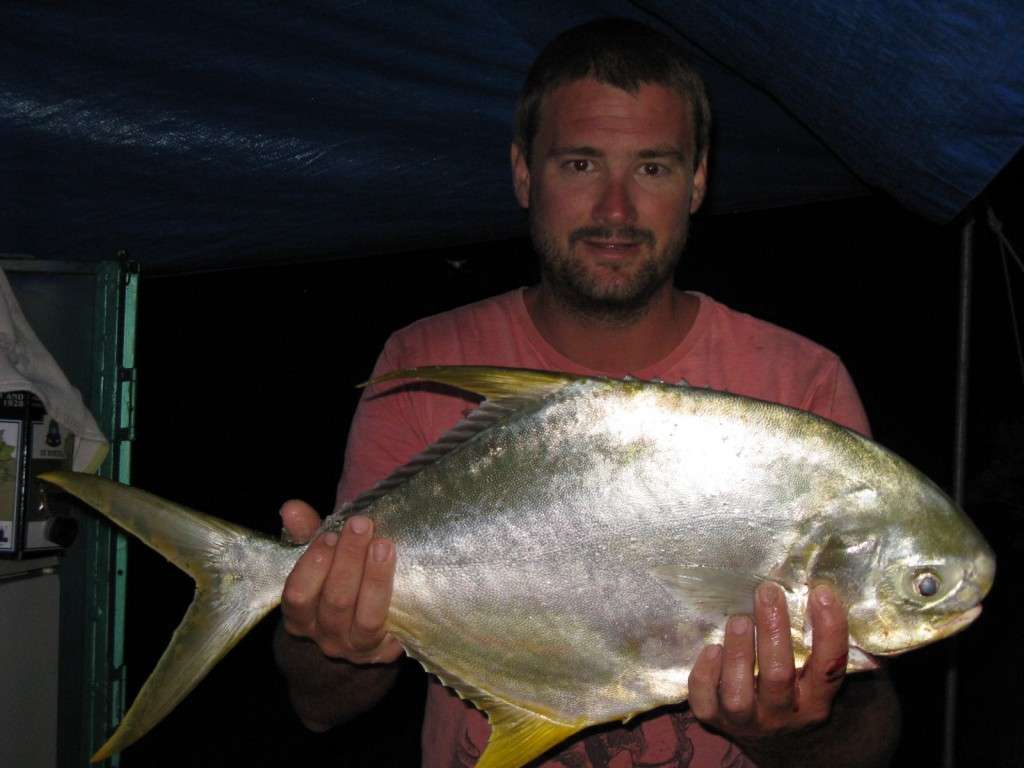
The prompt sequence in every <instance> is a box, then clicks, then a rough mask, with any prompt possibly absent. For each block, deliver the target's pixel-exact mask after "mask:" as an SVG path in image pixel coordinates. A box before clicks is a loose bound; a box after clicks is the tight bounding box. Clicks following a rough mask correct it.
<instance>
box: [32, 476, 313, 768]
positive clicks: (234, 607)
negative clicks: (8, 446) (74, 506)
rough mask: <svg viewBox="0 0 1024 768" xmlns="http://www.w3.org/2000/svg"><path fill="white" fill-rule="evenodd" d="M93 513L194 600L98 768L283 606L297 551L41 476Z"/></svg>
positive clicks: (91, 483)
mask: <svg viewBox="0 0 1024 768" xmlns="http://www.w3.org/2000/svg"><path fill="white" fill-rule="evenodd" d="M39 477H40V479H42V480H45V481H46V482H49V483H53V484H54V485H56V486H58V487H60V488H63V489H64V490H65V491H67V492H68V493H71V494H74V495H75V496H77V497H78V498H80V499H81V500H82V501H84V502H86V503H87V504H89V505H91V506H93V507H95V508H96V510H97V511H99V512H101V513H102V514H104V515H106V516H107V517H108V518H109V519H110V520H112V521H113V522H115V523H117V524H118V525H120V526H121V527H123V528H125V529H126V530H128V531H129V532H130V533H133V534H134V535H135V536H136V537H138V538H139V540H140V541H142V542H143V543H144V544H146V545H147V546H149V547H152V548H153V549H155V550H156V551H157V552H159V553H161V554H162V555H164V556H165V557H166V558H167V559H168V560H170V561H171V562H172V563H174V564H175V565H177V566H178V567H179V568H181V569H182V570H184V571H185V572H186V573H188V574H189V575H191V576H192V578H193V579H194V580H195V582H196V592H195V597H194V598H193V600H192V604H191V605H190V606H189V609H188V611H187V612H186V613H185V617H184V619H182V621H181V624H179V625H178V628H177V629H176V630H175V632H174V635H173V637H171V642H170V643H169V644H168V646H167V649H166V650H165V651H164V653H163V655H162V656H161V657H160V660H159V661H158V662H157V665H156V668H155V669H154V670H153V672H152V674H151V675H150V676H149V678H148V679H147V680H146V682H145V684H144V685H143V686H142V689H141V690H140V691H139V695H138V696H137V697H136V698H135V701H134V702H132V705H131V707H129V709H128V712H127V713H126V714H125V716H124V718H123V719H122V720H121V722H120V723H119V724H118V726H117V730H116V731H115V732H114V733H113V735H111V736H110V738H109V739H108V740H107V742H106V743H105V744H104V745H103V746H102V747H100V748H99V750H98V751H97V752H96V754H95V755H93V756H92V762H94V763H97V762H100V761H101V760H104V759H106V758H107V757H109V756H111V755H113V754H115V753H117V752H120V751H121V750H123V749H124V748H125V747H127V746H128V745H129V744H132V743H133V742H135V741H137V740H138V739H139V738H141V737H142V736H143V735H144V734H145V733H146V732H147V731H149V729H150V728H152V727H153V726H154V725H156V724H157V723H158V722H159V721H160V720H161V719H163V717H164V716H165V715H167V713H168V712H170V711H171V710H172V709H174V707H175V706H176V705H177V704H178V702H180V701H181V700H182V699H183V698H185V696H186V695H187V694H188V693H189V691H191V690H192V689H193V688H194V687H195V686H196V685H197V684H198V683H199V681H200V680H202V679H203V678H204V677H205V676H206V673H207V672H209V671H210V669H211V668H212V667H213V666H214V665H215V664H216V663H217V662H218V661H220V659H221V658H223V657H224V655H225V654H226V653H227V652H228V651H230V650H231V648H233V647H234V645H235V644H236V643H237V642H238V641H239V640H241V639H242V638H243V637H244V636H245V634H246V633H247V632H248V631H249V630H250V629H251V628H252V627H253V625H255V624H256V622H258V621H259V620H260V619H261V618H263V616H265V615H266V614H267V613H269V612H270V611H271V610H273V609H274V608H275V607H276V606H277V604H278V603H279V602H280V601H281V588H282V586H283V585H284V581H285V578H286V577H287V575H288V573H289V572H290V571H291V568H292V565H294V563H295V561H296V560H297V559H298V556H299V554H300V553H301V552H302V549H301V548H292V549H288V548H285V547H283V546H282V545H281V544H279V543H278V542H276V541H274V540H272V539H269V538H268V537H266V536H263V535H261V534H257V533H254V532H252V531H248V530H246V529H245V528H243V527H241V526H238V525H234V524H233V523H228V522H226V521H224V520H218V519H217V518H215V517H211V516H209V515H203V514H201V513H199V512H196V511H194V510H191V509H188V508H186V507H182V506H179V505H177V504H174V503H173V502H170V501H167V500H166V499H161V498H160V497H158V496H154V495H152V494H149V493H145V492H144V491H140V490H138V489H136V488H130V487H128V486H126V485H121V484H119V483H115V482H112V481H110V480H105V479H103V478H100V477H93V476H90V475H85V474H80V473H73V472H48V473H45V474H42V475H40V476H39Z"/></svg>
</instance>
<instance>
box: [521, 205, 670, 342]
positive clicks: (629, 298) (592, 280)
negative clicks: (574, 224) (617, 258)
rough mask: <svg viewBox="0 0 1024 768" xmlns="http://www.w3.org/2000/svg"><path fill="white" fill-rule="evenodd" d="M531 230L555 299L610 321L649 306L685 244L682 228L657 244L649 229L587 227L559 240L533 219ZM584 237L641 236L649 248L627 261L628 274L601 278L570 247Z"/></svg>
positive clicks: (621, 321)
mask: <svg viewBox="0 0 1024 768" xmlns="http://www.w3.org/2000/svg"><path fill="white" fill-rule="evenodd" d="M530 235H531V238H532V240H533V247H534V249H535V250H536V251H537V256H538V258H539V260H540V269H541V274H542V276H543V279H544V282H545V284H546V285H547V286H548V287H549V288H550V289H551V292H552V294H553V295H554V297H555V299H556V300H558V302H559V303H560V304H562V305H563V306H564V307H565V308H566V309H568V310H569V311H570V312H573V313H575V314H577V315H580V316H582V317H585V318H588V319H591V320H596V321H599V322H602V323H607V324H613V325H627V324H629V323H631V322H633V321H635V320H636V319H637V318H639V317H642V316H643V315H644V314H645V313H646V312H647V310H648V308H649V306H650V302H651V299H652V298H653V297H654V295H655V294H656V293H657V292H658V291H659V290H660V289H662V288H663V287H664V286H665V285H666V284H669V285H671V284H672V281H673V278H674V276H675V271H676V266H677V265H678V264H679V259H680V256H681V255H682V252H683V246H684V245H685V244H686V232H685V230H684V231H683V232H681V233H680V234H679V235H677V236H676V237H674V238H673V239H672V240H670V241H669V242H667V243H665V245H664V247H663V248H661V249H659V248H658V242H657V239H656V238H655V236H654V233H653V232H651V231H650V230H643V229H637V228H634V227H618V228H603V227H585V228H581V229H577V230H574V231H573V232H572V233H571V234H570V236H569V239H568V243H567V244H566V245H565V246H563V245H562V244H560V243H559V242H558V240H557V239H556V238H555V237H553V236H552V235H551V233H549V232H546V231H544V229H543V228H542V227H540V226H539V225H538V224H537V223H536V222H535V221H533V220H531V222H530ZM585 238H597V239H611V238H615V239H624V240H629V241H642V242H644V243H646V245H647V249H646V252H645V253H643V254H641V255H640V256H638V258H640V259H641V262H640V263H639V264H636V265H629V267H630V272H631V273H630V274H628V275H627V274H622V275H620V278H621V279H619V280H617V281H614V282H611V281H605V280H601V279H600V277H599V276H597V275H596V274H594V273H593V272H592V270H591V269H590V267H589V266H588V265H587V264H586V263H585V262H584V260H583V259H581V258H576V257H575V255H574V253H573V250H574V246H575V244H576V243H577V242H579V241H580V240H582V239H585ZM622 272H623V273H625V270H622Z"/></svg>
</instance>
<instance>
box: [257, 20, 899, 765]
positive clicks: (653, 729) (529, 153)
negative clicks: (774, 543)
mask: <svg viewBox="0 0 1024 768" xmlns="http://www.w3.org/2000/svg"><path fill="white" fill-rule="evenodd" d="M709 122H710V111H709V108H708V105H707V99H706V97H705V95H704V90H703V86H702V85H701V83H700V80H699V78H698V77H697V76H696V74H695V73H693V71H692V70H691V69H690V68H689V67H688V65H686V63H685V61H684V60H683V58H682V56H681V54H680V52H679V51H678V50H677V49H676V47H675V46H674V44H673V43H672V42H671V41H670V40H668V39H667V38H665V37H663V36H662V35H660V34H658V33H656V32H654V31H652V30H650V29H648V28H646V27H643V26H642V25H639V24H635V23H633V22H626V21H621V20H610V21H602V22H595V23H592V24H588V25H584V26H583V27H579V28H576V29H574V30H570V31H568V32H566V33H564V34H563V35H561V36H560V37H559V38H557V39H556V40H555V41H554V42H553V43H552V44H550V45H549V46H548V47H547V48H546V49H545V51H544V52H542V54H541V56H540V57H539V58H538V60H537V62H536V63H535V64H534V66H533V67H532V68H531V71H530V74H529V76H528V78H527V82H526V85H525V88H524V92H523V95H522V98H521V101H520V106H519V112H518V127H517V135H516V139H515V142H514V144H513V146H512V150H511V161H512V171H513V183H514V189H515V194H516V199H517V200H518V201H519V204H520V205H521V206H522V207H524V208H526V209H527V210H528V212H529V219H530V232H531V237H532V240H533V242H534V246H535V248H536V250H537V252H538V256H539V258H540V263H541V273H542V278H541V282H540V284H539V285H536V286H533V287H531V288H528V289H525V290H522V291H513V292H511V293H508V294H504V295H502V296H498V297H495V298H493V299H490V300H487V301H484V302H479V303H477V304H474V305H470V306H468V307H461V308H459V309H456V310H453V311H452V312H448V313H445V314H442V315H438V316H435V317H433V318H427V319H426V320H423V321H420V322H419V323H415V324H413V325H412V326H410V327H409V328H406V329H404V330H402V331H400V332H398V333H396V334H395V335H394V336H392V338H391V339H390V340H389V341H388V344H387V345H386V346H385V349H384V351H383V352H382V354H381V357H380V359H379V360H378V363H377V367H376V371H375V373H378V374H379V373H382V372H384V371H387V370H392V369H394V368H398V367H411V366H415V365H428V364H442V365H443V364H456V363H478V364H493V365H509V366H519V367H530V368H549V369H554V370H564V371H569V372H577V373H591V374H603V375H611V376H624V375H627V374H629V375H633V376H636V377H638V378H648V379H650V378H660V379H664V380H672V381H678V380H680V379H683V378H685V379H686V380H687V381H688V382H689V383H691V384H693V385H696V386H710V387H713V388H716V389H724V390H729V391H732V392H735V393H737V394H743V395H749V396H754V397H761V398H763V399H769V400H774V401H777V402H782V403H785V404H787V405H791V406H794V407H799V408H804V409H806V410H811V411H815V412H817V413H819V414H821V415H823V416H826V417H828V418H831V419H834V420H836V421H839V422H841V423H844V424H846V425H847V426H849V427H851V428H853V429H857V430H860V431H866V430H867V428H868V427H867V421H866V418H865V417H864V413H863V410H862V408H861V405H860V401H859V399H858V398H857V395H856V392H855V390H854V388H853V385H852V383H851V381H850V379H849V376H848V375H847V373H846V371H845V369H844V368H843V367H842V365H841V363H840V362H839V361H838V359H837V358H836V357H835V356H834V355H832V354H831V353H829V352H828V351H826V350H824V349H822V348H821V347H818V346H816V345H814V344H813V343H811V342H809V341H807V340H806V339H803V338H801V337H798V336H796V335H794V334H790V333H788V332H785V331H782V330H781V329H778V328H775V327H774V326H771V325H769V324H767V323H763V322H760V321H758V320H755V319H754V318H751V317H749V316H747V315H742V314H740V313H737V312H733V311H731V310H729V309H727V308H726V307H724V306H722V305H721V304H718V303H717V302H714V301H713V300H712V299H710V298H708V297H706V296H701V295H698V294H693V293H684V292H681V291H678V290H676V289H675V288H674V287H673V283H672V279H673V273H674V270H675V266H676V264H677V262H678V260H679V257H680V254H681V253H682V250H683V247H684V245H685V243H686V237H687V231H688V226H689V216H690V214H692V213H694V212H695V211H696V210H697V209H698V208H699V207H700V205H701V202H702V201H703V198H704V195H705V191H706V188H707V149H708V133H709ZM368 394H373V393H368ZM470 407H471V403H468V402H467V401H466V400H463V399H461V398H460V397H458V396H457V395H456V394H443V393H437V392H425V391H422V390H405V391H400V392H397V393H389V394H388V395H386V396H383V397H364V399H363V401H362V403H361V404H360V407H359V410H358V411H357V414H356V416H355V419H354V422H353V427H352V431H351V433H350V439H349V447H348V451H347V453H346V457H345V470H344V473H343V476H342V480H341V483H340V486H339V503H340V502H341V501H343V500H348V499H351V498H352V497H353V496H355V495H357V494H358V493H360V492H362V491H364V490H366V489H367V488H369V487H370V486H371V485H372V484H373V483H374V482H376V481H377V480H379V479H381V478H383V477H385V476H387V475H388V474H389V473H390V472H391V471H392V470H393V469H395V468H396V467H398V466H400V465H402V464H403V463H405V462H407V461H408V460H409V459H411V458H412V457H413V456H415V455H416V454H417V453H419V452H420V451H421V450H423V449H424V448H425V447H426V446H427V445H429V444H430V443H431V442H433V441H434V440H436V439H437V438H438V437H439V436H440V435H441V434H442V433H443V432H444V431H446V430H447V429H448V428H449V427H451V426H452V425H454V424H455V423H456V422H457V421H458V420H459V418H460V417H461V415H462V414H463V413H464V412H465V411H466V410H467V409H469V408H470ZM282 516H283V519H284V524H285V526H286V528H287V529H288V531H289V532H291V534H292V535H293V536H294V537H295V538H297V539H307V538H309V537H310V536H311V535H312V534H313V533H314V532H315V530H316V527H317V524H318V518H317V516H316V514H315V513H314V512H313V511H312V510H311V509H310V508H309V507H308V506H306V505H303V504H301V503H300V502H290V503H288V504H286V505H285V507H284V508H283V509H282ZM400 556H401V554H400V553H396V551H395V548H394V546H393V544H392V543H391V542H389V541H385V540H381V539H375V538H374V536H373V527H372V523H371V521H370V520H368V519H366V518H365V517H362V516H354V517H352V518H350V519H349V521H348V522H347V524H346V526H345V528H344V530H343V531H342V532H341V533H340V535H337V534H325V535H323V536H321V537H319V538H318V539H317V540H316V541H315V542H314V543H313V544H312V546H311V547H310V548H309V550H308V551H307V553H306V554H305V555H304V556H303V557H302V558H301V559H300V561H299V562H298V564H297V565H296V567H295V570H294V571H293V573H292V574H291V576H290V577H289V579H288V582H287V584H286V586H285V590H284V599H283V604H282V612H283V619H284V620H283V625H282V626H283V629H282V630H279V632H278V636H277V641H276V650H277V656H278V660H279V664H280V665H281V667H282V669H283V671H284V673H285V675H286V677H287V678H288V681H289V685H290V690H291V693H292V700H293V703H294V705H295V707H296V710H297V711H298V713H299V714H300V716H301V717H302V719H303V721H304V722H305V723H306V724H307V725H308V726H309V727H310V728H312V729H314V730H320V729H326V728H329V727H331V726H332V725H334V724H336V723H339V722H342V721H343V720H345V719H348V718H349V717H351V716H353V715H355V714H357V713H359V712H361V711H363V710H365V709H367V708H369V707H371V706H373V704H374V703H376V701H378V700H379V699H380V698H381V697H382V696H383V694H384V693H385V692H386V691H387V690H388V688H389V687H390V686H391V684H392V683H393V682H394V679H395V675H396V666H395V661H396V659H398V657H399V656H400V654H401V648H400V647H399V646H398V644H397V642H396V641H395V640H394V639H393V638H391V637H390V636H389V635H388V634H387V633H386V631H385V620H386V615H387V608H388V604H389V600H390V594H391V582H392V578H393V574H394V567H395V558H396V557H400ZM809 612H810V617H811V620H812V624H813V627H814V637H813V653H812V655H811V657H810V659H809V660H808V662H807V663H806V665H805V666H804V668H803V669H802V670H800V671H799V672H797V671H795V670H794V664H793V650H792V644H791V640H790V630H789V617H788V615H787V613H786V606H785V601H784V600H783V598H782V595H781V592H780V591H779V589H778V588H777V587H774V586H763V587H761V588H759V590H758V592H757V594H756V598H755V610H754V616H753V617H752V619H751V617H746V616H737V617H732V618H731V619H730V620H729V622H728V625H727V629H726V634H725V640H724V642H723V644H722V645H721V646H710V647H708V648H706V649H704V651H703V652H702V654H701V655H700V657H699V658H698V659H697V661H696V663H695V665H694V667H693V672H692V674H691V677H690V694H689V707H688V708H687V707H685V706H681V707H679V708H675V709H670V710H669V711H667V712H659V713H656V714H654V715H651V716H647V717H643V718H637V720H638V721H639V722H634V723H632V724H631V725H630V726H629V727H628V728H627V727H622V726H620V725H610V726H607V727H606V728H604V729H602V730H600V731H598V732H596V733H594V734H591V735H589V736H588V737H587V738H584V739H577V740H576V741H575V742H570V743H569V744H567V745H563V747H561V748H560V749H561V751H558V750H556V751H555V752H556V753H555V755H554V756H553V757H551V758H549V759H550V762H549V763H547V764H549V765H566V766H575V765H595V766H599V765H612V764H614V765H616V766H619V765H623V766H628V765H666V766H669V765H678V766H688V765H693V766H705V765H734V766H741V765H748V764H749V760H753V761H755V762H756V763H758V764H761V765H774V764H778V765H824V764H827V765H829V766H832V767H833V768H834V767H835V766H839V765H875V764H880V763H883V762H885V760H886V756H887V754H888V752H889V750H890V749H891V746H892V743H893V740H894V736H895V728H896V722H897V713H896V707H895V703H894V700H893V697H892V695H891V691H890V689H889V688H888V686H887V684H886V683H885V682H884V680H882V679H880V678H877V677H870V676H858V678H857V679H855V680H851V681H848V682H845V683H844V680H843V673H844V671H845V667H846V653H847V628H846V617H845V613H844V610H843V608H842V606H840V605H839V604H838V603H837V601H836V598H835V596H834V594H833V593H832V592H831V591H830V590H828V589H827V588H824V587H819V588H817V589H816V590H814V592H813V593H812V597H811V600H810V605H809ZM755 627H756V633H755ZM755 660H756V665H757V666H756V667H755ZM755 668H756V669H757V675H756V676H755ZM487 735H488V725H487V723H486V721H485V720H484V718H483V716H482V715H481V714H480V713H479V712H477V711H476V710H474V709H472V708H471V707H469V706H468V705H467V704H465V703H464V702H461V701H460V700H458V699H457V698H456V697H455V696H454V695H453V694H451V693H450V692H449V691H447V690H446V689H444V688H443V687H441V686H440V684H438V683H437V682H436V681H432V683H431V685H430V688H429V692H428V697H427V711H426V715H425V721H424V732H423V757H424V764H425V765H429V766H442V765H443V766H453V765H454V766H460V765H466V766H468V765H473V763H474V762H475V760H476V758H477V757H478V756H479V754H480V752H481V750H482V749H483V747H484V745H485V744H486V741H487ZM748 759H749V760H748Z"/></svg>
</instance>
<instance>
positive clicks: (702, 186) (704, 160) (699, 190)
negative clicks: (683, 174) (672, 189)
mask: <svg viewBox="0 0 1024 768" xmlns="http://www.w3.org/2000/svg"><path fill="white" fill-rule="evenodd" d="M707 191H708V150H707V147H705V148H704V151H703V152H702V153H701V156H700V162H699V163H697V170H695V171H694V172H693V188H692V190H691V193H690V213H696V212H697V209H698V208H700V204H701V203H703V202H704V195H705V193H707Z"/></svg>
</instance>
